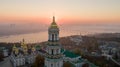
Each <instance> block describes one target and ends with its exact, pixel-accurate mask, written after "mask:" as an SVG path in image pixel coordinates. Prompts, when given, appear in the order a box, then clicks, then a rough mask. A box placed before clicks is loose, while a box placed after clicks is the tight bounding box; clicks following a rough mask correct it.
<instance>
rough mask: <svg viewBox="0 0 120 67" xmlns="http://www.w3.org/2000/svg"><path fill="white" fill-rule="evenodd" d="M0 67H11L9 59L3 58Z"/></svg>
mask: <svg viewBox="0 0 120 67" xmlns="http://www.w3.org/2000/svg"><path fill="white" fill-rule="evenodd" d="M0 67H13V66H12V63H11V62H10V59H9V57H7V58H5V59H4V61H2V62H0Z"/></svg>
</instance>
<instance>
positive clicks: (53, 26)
mask: <svg viewBox="0 0 120 67" xmlns="http://www.w3.org/2000/svg"><path fill="white" fill-rule="evenodd" d="M50 28H58V25H57V24H56V22H55V17H54V16H53V22H52V23H51V25H50Z"/></svg>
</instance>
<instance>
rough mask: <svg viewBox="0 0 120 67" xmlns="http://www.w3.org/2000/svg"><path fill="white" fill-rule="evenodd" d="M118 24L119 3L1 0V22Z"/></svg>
mask: <svg viewBox="0 0 120 67" xmlns="http://www.w3.org/2000/svg"><path fill="white" fill-rule="evenodd" d="M53 14H54V15H55V16H56V18H57V22H59V23H74V22H75V23H116V24H117V23H118V24H120V0H0V23H3V22H16V23H23V22H34V23H41V22H42V23H43V22H46V23H50V21H51V18H52V16H53Z"/></svg>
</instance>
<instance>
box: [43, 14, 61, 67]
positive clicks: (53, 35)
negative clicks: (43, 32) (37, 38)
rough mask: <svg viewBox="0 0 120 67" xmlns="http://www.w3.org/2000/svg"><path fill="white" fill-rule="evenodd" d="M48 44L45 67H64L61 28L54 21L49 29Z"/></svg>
mask: <svg viewBox="0 0 120 67" xmlns="http://www.w3.org/2000/svg"><path fill="white" fill-rule="evenodd" d="M48 36H49V37H48V38H49V39H48V43H47V47H46V52H47V53H46V57H45V67H63V55H62V53H61V45H60V43H59V28H58V26H57V24H56V22H55V17H54V16H53V21H52V23H51V25H50V27H49V29H48Z"/></svg>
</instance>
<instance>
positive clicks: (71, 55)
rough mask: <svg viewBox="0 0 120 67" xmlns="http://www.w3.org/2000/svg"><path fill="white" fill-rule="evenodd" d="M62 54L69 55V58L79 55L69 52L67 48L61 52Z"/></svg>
mask: <svg viewBox="0 0 120 67" xmlns="http://www.w3.org/2000/svg"><path fill="white" fill-rule="evenodd" d="M63 54H64V55H65V56H66V57H70V58H76V57H79V55H77V54H74V53H73V52H71V51H69V50H65V52H63Z"/></svg>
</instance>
